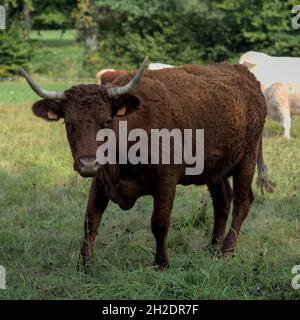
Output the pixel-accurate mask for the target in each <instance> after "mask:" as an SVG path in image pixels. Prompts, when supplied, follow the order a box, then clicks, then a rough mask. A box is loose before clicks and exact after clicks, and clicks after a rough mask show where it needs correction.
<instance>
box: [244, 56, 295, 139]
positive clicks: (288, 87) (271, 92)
mask: <svg viewBox="0 0 300 320" xmlns="http://www.w3.org/2000/svg"><path fill="white" fill-rule="evenodd" d="M239 63H240V64H243V65H245V66H246V67H247V68H248V69H249V70H250V71H251V72H252V73H253V74H254V75H255V76H256V78H257V80H258V81H260V85H261V89H262V92H263V94H264V96H265V98H266V103H267V108H268V115H269V116H270V117H271V118H273V119H274V120H279V121H280V122H281V124H282V126H283V128H284V136H285V137H286V138H289V137H290V129H291V115H292V114H300V72H299V70H300V58H291V57H273V56H269V55H267V54H265V53H262V52H255V51H249V52H247V53H245V54H243V55H242V56H241V58H240V61H239Z"/></svg>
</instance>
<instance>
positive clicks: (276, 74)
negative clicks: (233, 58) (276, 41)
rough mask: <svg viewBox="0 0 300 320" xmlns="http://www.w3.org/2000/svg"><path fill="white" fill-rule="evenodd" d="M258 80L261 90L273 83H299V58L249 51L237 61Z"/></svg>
mask: <svg viewBox="0 0 300 320" xmlns="http://www.w3.org/2000/svg"><path fill="white" fill-rule="evenodd" d="M239 63H240V64H243V65H245V66H247V67H248V69H249V70H250V71H251V72H252V73H253V74H254V75H255V76H256V78H257V80H258V81H260V83H261V87H262V91H264V90H265V89H266V88H268V87H269V86H271V85H272V84H274V83H277V82H281V83H300V72H299V70H300V58H290V57H273V56H269V55H267V54H265V53H262V52H256V51H249V52H247V53H245V54H243V55H242V56H241V58H240V61H239Z"/></svg>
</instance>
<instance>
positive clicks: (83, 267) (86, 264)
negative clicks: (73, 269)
mask: <svg viewBox="0 0 300 320" xmlns="http://www.w3.org/2000/svg"><path fill="white" fill-rule="evenodd" d="M91 266H92V257H86V256H82V255H79V259H78V262H77V270H78V271H80V272H84V273H87V272H89V270H90V268H91Z"/></svg>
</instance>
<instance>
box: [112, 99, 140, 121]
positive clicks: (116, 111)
mask: <svg viewBox="0 0 300 320" xmlns="http://www.w3.org/2000/svg"><path fill="white" fill-rule="evenodd" d="M141 105H142V99H141V98H140V97H138V96H136V95H133V94H124V95H123V96H121V97H118V98H116V99H114V101H113V115H114V116H118V117H121V116H125V115H128V114H130V113H132V112H135V111H136V110H138V109H139V108H140V107H141Z"/></svg>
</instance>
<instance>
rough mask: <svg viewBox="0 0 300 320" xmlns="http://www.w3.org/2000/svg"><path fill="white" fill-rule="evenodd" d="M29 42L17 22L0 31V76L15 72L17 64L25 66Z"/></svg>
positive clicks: (28, 54) (28, 52) (28, 55)
mask: <svg viewBox="0 0 300 320" xmlns="http://www.w3.org/2000/svg"><path fill="white" fill-rule="evenodd" d="M30 52H31V50H30V44H29V42H28V40H27V39H26V36H25V33H24V29H23V28H22V27H21V26H20V25H18V24H17V23H12V24H9V25H8V29H6V30H3V31H0V77H5V76H8V75H9V74H11V73H15V72H16V70H17V66H18V65H22V66H26V65H27V64H28V61H29V58H30Z"/></svg>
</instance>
